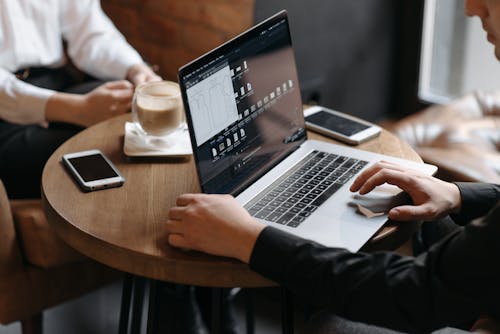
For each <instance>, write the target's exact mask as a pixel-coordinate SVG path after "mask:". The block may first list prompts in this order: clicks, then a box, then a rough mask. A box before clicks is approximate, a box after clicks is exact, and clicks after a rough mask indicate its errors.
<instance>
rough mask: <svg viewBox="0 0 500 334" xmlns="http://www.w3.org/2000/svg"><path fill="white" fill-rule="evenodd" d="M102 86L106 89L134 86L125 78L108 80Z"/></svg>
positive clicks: (131, 87) (130, 87)
mask: <svg viewBox="0 0 500 334" xmlns="http://www.w3.org/2000/svg"><path fill="white" fill-rule="evenodd" d="M104 87H106V88H108V89H133V88H134V86H133V85H132V83H130V81H127V80H118V81H110V82H106V83H105V84H104Z"/></svg>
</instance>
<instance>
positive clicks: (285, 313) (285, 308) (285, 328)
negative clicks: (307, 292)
mask: <svg viewBox="0 0 500 334" xmlns="http://www.w3.org/2000/svg"><path fill="white" fill-rule="evenodd" d="M281 331H282V333H283V334H293V298H292V294H291V293H290V291H288V290H287V289H286V288H284V287H282V288H281Z"/></svg>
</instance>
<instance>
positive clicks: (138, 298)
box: [130, 276, 146, 334]
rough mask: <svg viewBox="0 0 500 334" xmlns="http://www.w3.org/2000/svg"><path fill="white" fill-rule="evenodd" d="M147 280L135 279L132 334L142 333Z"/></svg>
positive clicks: (137, 277)
mask: <svg viewBox="0 0 500 334" xmlns="http://www.w3.org/2000/svg"><path fill="white" fill-rule="evenodd" d="M145 285H146V279H145V278H143V277H139V276H135V277H134V288H133V301H132V315H131V317H132V318H131V323H130V333H131V334H139V333H140V332H141V322H142V309H143V306H144V305H143V304H144V288H145Z"/></svg>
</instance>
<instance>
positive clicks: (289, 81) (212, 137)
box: [179, 12, 306, 195]
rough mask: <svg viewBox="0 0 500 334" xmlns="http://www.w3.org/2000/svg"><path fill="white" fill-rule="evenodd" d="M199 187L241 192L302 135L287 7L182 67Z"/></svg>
mask: <svg viewBox="0 0 500 334" xmlns="http://www.w3.org/2000/svg"><path fill="white" fill-rule="evenodd" d="M179 82H180V85H181V90H182V95H183V101H184V106H185V110H186V116H187V121H188V125H189V129H190V136H191V143H192V146H193V153H194V156H195V160H196V167H197V170H198V176H199V179H200V184H201V188H202V191H203V192H205V193H230V194H233V195H236V194H238V193H239V192H241V191H243V190H244V189H245V188H246V187H248V186H249V185H250V184H251V183H252V182H253V181H254V180H255V179H257V178H258V177H260V176H261V175H263V174H264V173H265V172H266V171H268V170H269V169H270V168H271V167H273V166H274V165H276V164H277V163H278V162H279V161H281V160H282V159H283V158H285V157H286V156H287V155H288V154H290V153H291V152H292V151H294V150H295V149H296V148H297V147H298V146H299V145H300V144H301V143H302V142H303V141H304V140H305V139H306V132H305V125H304V117H303V113H302V101H301V96H300V89H299V85H298V77H297V70H296V66H295V57H294V52H293V49H292V43H291V38H290V30H289V26H288V19H287V16H286V12H280V13H278V14H277V15H275V16H273V17H272V18H270V19H268V20H266V21H265V22H263V23H261V24H259V25H257V26H256V27H254V28H252V29H250V30H249V31H247V32H245V33H243V34H241V35H240V36H238V37H236V38H235V39H233V40H231V41H229V42H227V43H226V44H224V45H222V46H221V47H219V48H217V49H215V50H213V51H211V52H210V53H208V54H206V55H204V56H202V57H201V58H199V59H197V60H195V61H194V62H192V63H190V64H188V65H186V66H184V67H182V68H181V69H180V71H179Z"/></svg>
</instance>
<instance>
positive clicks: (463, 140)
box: [390, 92, 500, 183]
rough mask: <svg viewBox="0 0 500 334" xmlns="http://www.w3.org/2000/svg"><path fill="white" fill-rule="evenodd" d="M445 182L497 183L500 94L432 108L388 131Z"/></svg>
mask: <svg viewBox="0 0 500 334" xmlns="http://www.w3.org/2000/svg"><path fill="white" fill-rule="evenodd" d="M390 130H392V131H393V132H394V133H396V134H397V135H398V136H399V137H401V138H402V139H404V140H405V141H407V142H408V143H409V144H410V145H412V146H413V147H414V148H415V150H416V151H417V152H418V154H419V155H420V156H421V157H422V159H423V160H424V161H425V162H428V163H432V164H435V165H437V166H438V167H439V170H440V171H439V173H440V174H439V175H438V176H439V177H440V178H443V179H446V180H448V181H477V182H495V183H499V182H500V92H497V93H494V94H485V93H480V92H476V93H474V94H470V95H467V96H464V97H463V98H461V99H458V100H456V101H454V102H452V103H450V104H448V105H443V106H432V107H430V108H427V109H425V110H423V111H421V112H418V113H416V114H414V115H411V116H409V117H406V118H404V119H403V120H401V121H399V122H397V123H396V124H395V125H394V126H393V127H391V128H390Z"/></svg>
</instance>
